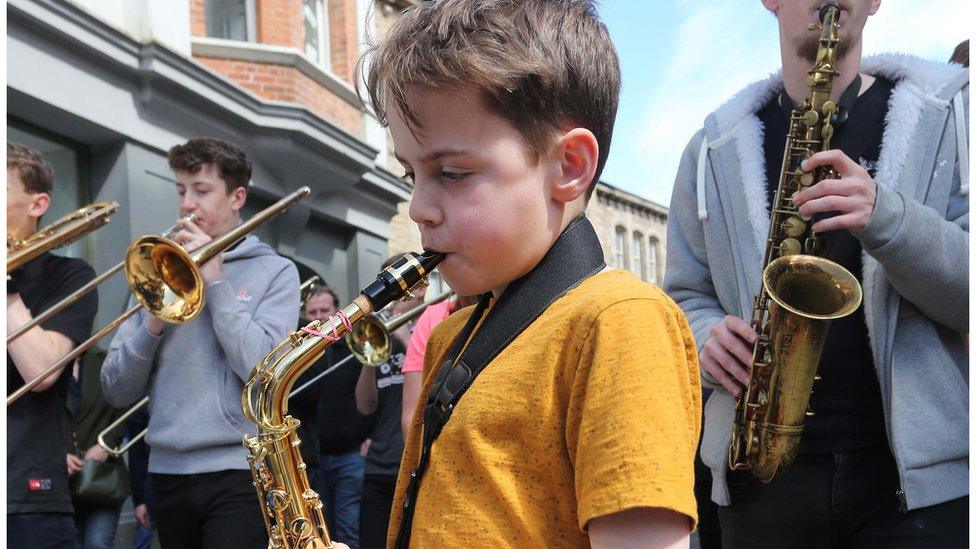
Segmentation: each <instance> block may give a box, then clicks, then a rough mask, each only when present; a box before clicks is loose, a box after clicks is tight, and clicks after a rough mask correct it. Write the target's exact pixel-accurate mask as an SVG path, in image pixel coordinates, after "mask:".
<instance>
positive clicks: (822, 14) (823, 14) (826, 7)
mask: <svg viewBox="0 0 976 549" xmlns="http://www.w3.org/2000/svg"><path fill="white" fill-rule="evenodd" d="M831 9H833V10H837V13H838V17H839V16H840V6H839V5H838V4H837V2H827V3H826V4H824V5H823V6H821V8H820V16H819V18H820V23H821V24H823V22H824V20H826V19H827V12H828V11H830V10H831ZM808 13H809V12H808Z"/></svg>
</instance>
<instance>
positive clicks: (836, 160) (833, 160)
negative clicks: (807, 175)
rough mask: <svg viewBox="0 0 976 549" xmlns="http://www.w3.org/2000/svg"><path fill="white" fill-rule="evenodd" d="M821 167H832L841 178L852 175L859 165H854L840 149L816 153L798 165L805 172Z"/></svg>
mask: <svg viewBox="0 0 976 549" xmlns="http://www.w3.org/2000/svg"><path fill="white" fill-rule="evenodd" d="M821 166H833V168H834V169H835V170H837V173H838V174H840V175H841V177H846V176H849V175H853V174H855V173H857V170H858V169H859V168H861V166H860V164H856V163H855V162H854V161H853V160H851V158H850V157H849V156H847V155H846V154H844V151H842V150H840V149H831V150H829V151H821V152H818V153H817V154H815V155H813V156H811V157H810V158H807V159H806V160H804V161H803V162H802V163H801V164H800V168H801V169H802V170H804V171H807V172H809V171H811V170H814V169H816V168H819V167H821Z"/></svg>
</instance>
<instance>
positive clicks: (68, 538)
mask: <svg viewBox="0 0 976 549" xmlns="http://www.w3.org/2000/svg"><path fill="white" fill-rule="evenodd" d="M77 536H78V530H76V529H75V519H74V518H73V517H72V516H71V515H69V514H67V513H17V514H13V515H7V547H8V548H9V549H28V548H29V549H75V548H76V547H78V540H77Z"/></svg>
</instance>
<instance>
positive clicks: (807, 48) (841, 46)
mask: <svg viewBox="0 0 976 549" xmlns="http://www.w3.org/2000/svg"><path fill="white" fill-rule="evenodd" d="M838 38H839V40H838V41H837V45H836V46H835V49H836V52H835V54H834V59H835V60H837V61H840V60H841V59H843V58H844V57H846V56H847V52H849V51H850V49H851V48H850V44H851V42H850V37H849V36H838ZM795 44H796V54H797V55H799V56H800V59H804V60H806V61H809V62H810V64H811V65H812V64H813V63H816V62H817V51H818V50H819V49H820V33H819V32H818V33H816V34H814V33H812V32H811V33H810V34H808V35H805V36H802V37H800V38H798V39H797V40H796V42H795Z"/></svg>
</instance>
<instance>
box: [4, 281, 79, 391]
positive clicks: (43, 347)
mask: <svg viewBox="0 0 976 549" xmlns="http://www.w3.org/2000/svg"><path fill="white" fill-rule="evenodd" d="M33 318H34V317H33V316H32V315H31V312H30V310H29V309H28V308H27V306H26V305H24V301H23V300H22V299H21V298H20V294H7V335H10V334H11V333H12V332H13V331H14V330H16V329H17V328H19V327H21V326H23V325H24V324H27V323H28V322H30V321H31V320H32V319H33ZM74 347H75V344H74V342H73V341H71V338H69V337H68V336H66V335H64V334H62V333H60V332H56V331H54V330H45V329H44V328H42V327H41V326H35V327H33V328H31V329H30V330H28V331H27V332H25V333H24V334H23V335H22V336H20V337H18V338H17V339H15V340H13V341H11V342H10V344H9V345H7V353H9V354H10V359H11V360H12V361H13V363H14V366H15V367H16V368H17V372H18V373H19V374H20V377H22V378H23V379H24V382H25V383H26V382H29V381H31V380H33V379H34V378H36V377H37V376H39V375H41V373H42V372H44V370H45V369H47V368H48V367H50V366H51V365H52V364H54V363H55V362H56V361H57V360H58V359H60V358H61V357H62V356H64V355H66V354H68V353H69V352H71V350H72V349H74ZM63 371H64V368H61V369H59V370H58V371H56V372H53V373H51V374H50V375H49V376H47V377H46V378H44V381H41V382H40V383H38V384H37V385H35V386H34V388H33V389H32V391H34V392H40V391H46V390H48V389H50V388H51V386H53V385H54V383H55V382H56V381H57V380H58V377H60V376H61V372H63Z"/></svg>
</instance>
